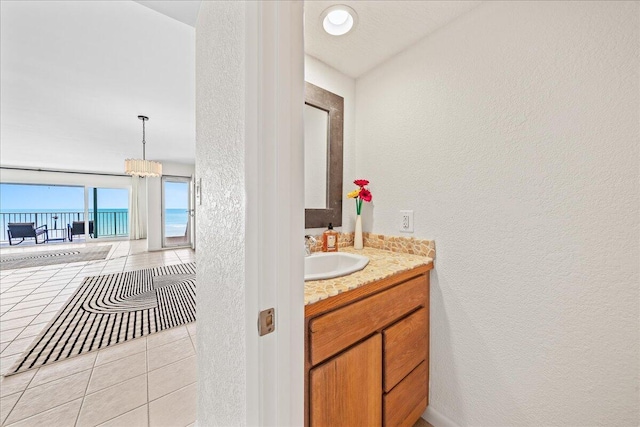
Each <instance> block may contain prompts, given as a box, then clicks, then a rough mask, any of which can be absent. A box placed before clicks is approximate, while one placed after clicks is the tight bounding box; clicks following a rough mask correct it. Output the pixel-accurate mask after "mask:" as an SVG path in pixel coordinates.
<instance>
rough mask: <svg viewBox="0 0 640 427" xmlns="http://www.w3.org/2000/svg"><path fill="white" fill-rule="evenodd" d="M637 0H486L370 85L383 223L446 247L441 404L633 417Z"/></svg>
mask: <svg viewBox="0 0 640 427" xmlns="http://www.w3.org/2000/svg"><path fill="white" fill-rule="evenodd" d="M639 16H640V4H639V3H638V2H627V3H614V2H487V3H485V4H483V5H482V6H480V7H478V8H477V9H475V10H473V11H471V12H470V13H469V14H467V15H465V16H463V17H461V18H460V19H458V20H457V21H455V22H453V23H451V24H450V25H449V26H447V27H445V28H443V29H441V30H440V31H438V32H437V33H435V34H433V35H432V36H431V37H429V38H427V39H425V40H423V41H422V42H420V43H419V44H417V45H415V46H413V47H412V48H410V49H409V50H407V51H405V52H403V53H401V54H400V55H398V56H396V57H395V58H393V59H392V60H390V61H389V62H387V63H385V64H383V65H382V66H380V67H378V68H376V69H375V70H373V71H372V72H370V73H369V74H367V75H365V76H364V77H362V78H361V79H359V80H358V81H357V82H356V94H357V105H356V111H357V116H356V145H357V149H356V150H357V151H356V170H357V173H358V175H361V176H365V177H367V178H369V179H371V181H372V185H371V190H372V192H373V196H374V206H373V211H374V215H373V219H375V222H374V223H373V224H372V227H371V224H370V225H369V227H368V228H369V229H371V228H372V229H373V231H374V232H376V233H383V234H398V220H397V217H398V210H399V209H413V210H415V236H416V237H421V238H429V239H434V240H435V241H436V242H437V246H438V259H437V261H436V269H435V270H434V272H433V273H432V279H433V282H432V283H433V285H432V315H431V320H432V325H431V329H432V347H431V357H432V359H431V369H432V371H431V372H432V377H431V405H432V407H433V408H434V409H435V410H436V411H438V412H440V413H441V414H444V415H445V416H447V417H448V418H449V419H451V420H453V421H454V422H455V423H457V424H459V425H461V426H462V425H476V426H518V425H538V426H539V425H546V426H550V425H557V426H588V425H610V426H614V425H615V426H637V425H638V423H639V421H640V420H639V419H638V410H639V403H638V402H640V398H639V395H638V381H639V378H638V363H639V362H638V360H639V353H638V352H639V345H638V339H639V331H638V318H639V313H638V308H639V307H638V305H639V304H638V302H639V295H638V282H639V272H638V269H639V263H638V260H639V251H638V242H639V237H640V236H639V217H640V212H639V200H638V197H639V190H640V189H639V184H638V183H639V179H638V178H639V173H638V172H639V169H638V167H639V166H638V164H639V162H638V158H639V151H638V140H639V133H640V132H639V120H638V117H639V104H640V98H639V86H638V80H639V73H638V70H639V65H640V64H639V62H638V61H639V59H638V58H639V54H640V52H639V48H638V46H639V43H638V39H639V36H640V34H639V30H638V29H639V27H640V22H639Z"/></svg>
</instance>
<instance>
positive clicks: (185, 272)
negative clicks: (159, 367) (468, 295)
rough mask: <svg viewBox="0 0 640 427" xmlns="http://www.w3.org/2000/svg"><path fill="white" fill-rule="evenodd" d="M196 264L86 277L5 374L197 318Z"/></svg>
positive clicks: (35, 366)
mask: <svg viewBox="0 0 640 427" xmlns="http://www.w3.org/2000/svg"><path fill="white" fill-rule="evenodd" d="M195 293H196V266H195V263H188V264H178V265H169V266H163V267H156V268H148V269H144V270H137V271H129V272H124V273H116V274H108V275H104V276H94V277H87V278H85V279H84V281H83V282H82V285H80V287H79V288H78V290H77V291H76V292H75V293H74V294H73V296H72V297H71V298H70V299H69V301H68V302H67V303H66V304H65V306H64V307H63V308H62V309H61V310H60V312H58V314H57V316H56V317H55V318H54V319H53V320H52V321H51V322H50V323H49V325H47V327H46V328H45V329H44V330H43V331H42V332H41V333H40V335H38V336H37V337H36V339H35V341H34V342H33V343H32V344H31V346H30V347H29V349H27V351H25V352H24V354H23V355H22V356H21V358H20V359H18V361H17V362H16V364H15V365H14V366H13V368H12V369H11V370H10V371H9V373H8V374H7V375H12V374H16V373H18V372H22V371H26V370H29V369H33V368H37V367H40V366H42V365H46V364H49V363H53V362H56V361H58V360H63V359H66V358H69V357H73V356H77V355H80V354H84V353H87V352H89V351H93V350H98V349H100V348H104V347H107V346H110V345H114V344H118V343H121V342H124V341H128V340H131V339H134V338H138V337H142V336H145V335H149V334H152V333H154V332H158V331H161V330H164V329H169V328H172V327H174V326H178V325H183V324H185V323H189V322H193V321H195V320H196V301H195Z"/></svg>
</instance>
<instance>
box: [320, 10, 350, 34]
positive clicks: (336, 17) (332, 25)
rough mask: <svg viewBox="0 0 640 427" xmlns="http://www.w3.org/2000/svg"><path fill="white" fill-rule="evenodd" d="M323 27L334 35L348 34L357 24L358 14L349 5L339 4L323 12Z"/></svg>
mask: <svg viewBox="0 0 640 427" xmlns="http://www.w3.org/2000/svg"><path fill="white" fill-rule="evenodd" d="M320 18H321V19H322V28H324V30H325V31H326V32H327V33H329V34H331V35H332V36H341V35H343V34H347V33H348V32H349V31H351V29H352V28H353V27H354V26H355V24H356V22H357V20H358V15H357V14H356V11H355V10H353V9H351V8H350V7H349V6H345V5H343V4H338V5H335V6H331V7H330V8H328V9H326V10H325V11H324V12H322V15H321V16H320Z"/></svg>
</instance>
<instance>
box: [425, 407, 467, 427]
mask: <svg viewBox="0 0 640 427" xmlns="http://www.w3.org/2000/svg"><path fill="white" fill-rule="evenodd" d="M422 418H424V419H425V420H426V421H428V422H429V424H432V425H433V426H434V427H460V426H458V424H456V423H454V422H453V421H451V419H449V418H447V417H446V416H444V415H442V414H441V413H440V412H438V411H436V410H435V409H433V408H432V407H431V406H427V410H426V411H424V414H422Z"/></svg>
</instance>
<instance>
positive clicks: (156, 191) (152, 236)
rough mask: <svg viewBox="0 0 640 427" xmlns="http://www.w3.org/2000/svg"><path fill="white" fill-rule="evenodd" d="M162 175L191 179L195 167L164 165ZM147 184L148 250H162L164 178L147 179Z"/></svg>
mask: <svg viewBox="0 0 640 427" xmlns="http://www.w3.org/2000/svg"><path fill="white" fill-rule="evenodd" d="M162 174H163V175H171V176H184V177H190V176H192V175H194V174H195V165H189V164H182V163H170V162H164V163H162ZM145 180H146V183H147V187H146V188H147V211H148V212H147V249H148V250H150V251H158V250H160V249H162V178H145Z"/></svg>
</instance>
